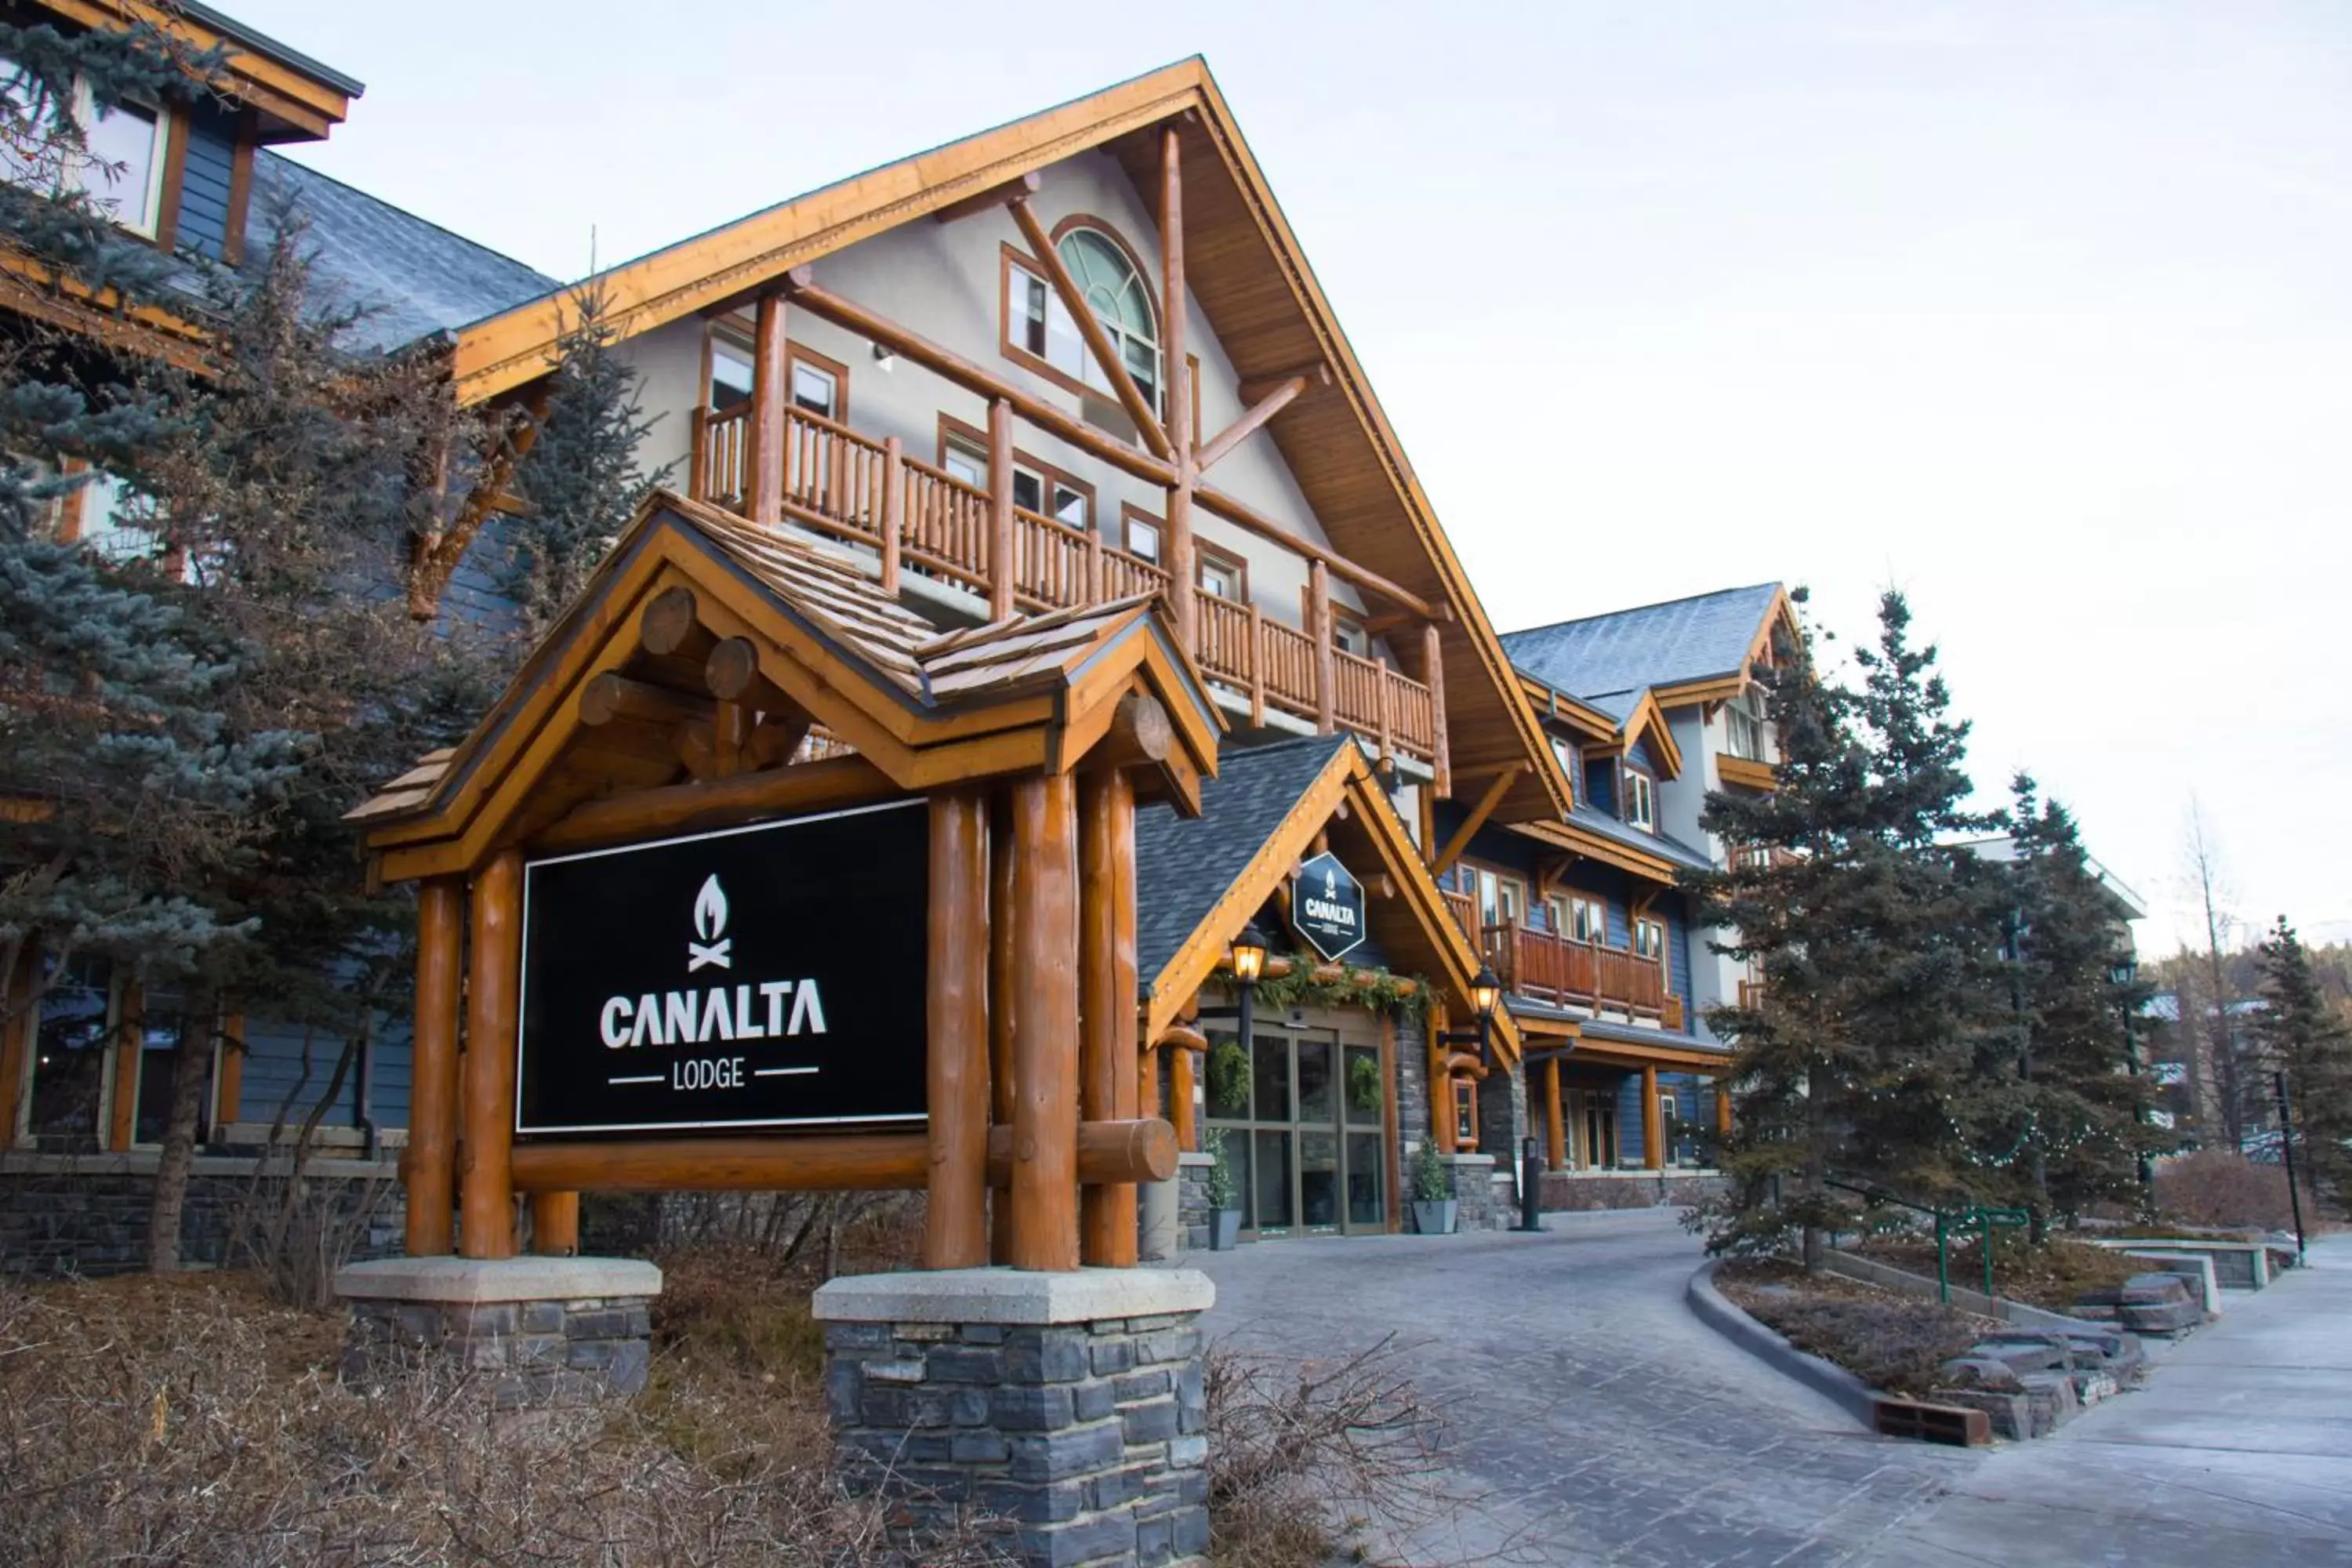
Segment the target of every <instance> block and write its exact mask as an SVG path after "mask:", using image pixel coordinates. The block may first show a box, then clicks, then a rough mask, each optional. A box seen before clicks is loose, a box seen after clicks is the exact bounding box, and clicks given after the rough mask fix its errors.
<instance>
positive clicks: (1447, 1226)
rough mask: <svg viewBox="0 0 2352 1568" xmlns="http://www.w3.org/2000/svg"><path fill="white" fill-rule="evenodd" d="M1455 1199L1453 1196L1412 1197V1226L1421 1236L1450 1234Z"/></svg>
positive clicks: (1454, 1211) (1452, 1228)
mask: <svg viewBox="0 0 2352 1568" xmlns="http://www.w3.org/2000/svg"><path fill="white" fill-rule="evenodd" d="M1457 1201H1458V1200H1456V1199H1454V1198H1437V1199H1434V1200H1432V1199H1429V1198H1415V1199H1413V1200H1412V1228H1413V1229H1415V1230H1417V1231H1419V1232H1421V1234H1422V1235H1423V1236H1452V1235H1453V1234H1454V1215H1455V1213H1456V1212H1457V1210H1456V1206H1455V1205H1456V1204H1457Z"/></svg>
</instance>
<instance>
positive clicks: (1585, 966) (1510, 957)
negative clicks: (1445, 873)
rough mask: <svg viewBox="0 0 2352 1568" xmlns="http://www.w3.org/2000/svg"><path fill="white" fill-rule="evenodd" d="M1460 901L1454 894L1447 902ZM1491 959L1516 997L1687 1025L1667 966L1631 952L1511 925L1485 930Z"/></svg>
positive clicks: (1668, 1024) (1677, 1026) (1508, 922)
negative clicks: (1669, 988) (1669, 986)
mask: <svg viewBox="0 0 2352 1568" xmlns="http://www.w3.org/2000/svg"><path fill="white" fill-rule="evenodd" d="M1460 897H1462V896H1461V895H1459V894H1449V895H1448V896H1447V902H1448V903H1449V904H1452V903H1453V902H1454V900H1455V899H1457V898H1460ZM1465 902H1466V900H1465ZM1454 907H1455V910H1456V913H1457V914H1460V913H1463V912H1465V911H1464V910H1463V909H1462V907H1461V906H1460V905H1455V906H1454ZM1486 961H1487V962H1488V963H1492V964H1493V965H1494V966H1495V973H1496V974H1497V975H1498V976H1500V977H1501V979H1502V982H1503V984H1504V986H1505V988H1506V989H1507V990H1508V991H1510V993H1511V994H1513V995H1517V996H1525V997H1528V998H1529V999H1530V1000H1533V1001H1537V1002H1549V1003H1551V1004H1552V1005H1555V1006H1564V1007H1590V1008H1593V1009H1595V1010H1598V1011H1607V1012H1619V1013H1624V1014H1627V1015H1628V1016H1633V1017H1635V1018H1655V1019H1658V1020H1659V1021H1660V1022H1661V1023H1664V1024H1665V1025H1666V1026H1669V1027H1672V1028H1680V1027H1681V1026H1682V998H1681V997H1679V996H1675V995H1672V994H1669V993H1668V991H1667V989H1666V973H1665V965H1664V963H1661V962H1660V961H1658V960H1657V959H1654V958H1643V956H1642V955H1641V954H1640V953H1637V952H1633V951H1632V950H1631V949H1628V948H1622V947H1603V946H1601V945H1598V944H1596V943H1593V942H1573V941H1570V939H1568V938H1566V937H1563V936H1559V935H1556V934H1555V933H1553V932H1551V931H1538V930H1536V929H1535V928H1534V927H1531V926H1528V925H1523V924H1521V923H1520V922H1519V921H1506V922H1504V923H1503V924H1500V925H1490V926H1487V927H1486Z"/></svg>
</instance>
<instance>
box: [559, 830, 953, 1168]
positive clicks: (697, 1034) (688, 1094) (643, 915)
mask: <svg viewBox="0 0 2352 1568" xmlns="http://www.w3.org/2000/svg"><path fill="white" fill-rule="evenodd" d="M929 858H930V839H929V824H928V817H927V813H926V811H925V809H924V803H923V802H921V801H919V800H918V801H901V802H897V803H894V804H892V805H882V806H867V807H864V808H862V809H859V810H855V811H839V812H828V813H825V814H824V815H822V816H804V817H798V818H794V819H793V820H791V821H786V822H768V823H761V824H760V825H758V826H752V827H740V828H734V829H730V830H728V831H725V832H719V833H706V834H699V835H697V836H695V837H687V838H671V839H665V840H662V841H659V842H656V843H652V844H638V845H631V846H630V847H626V848H623V849H601V850H595V851H592V852H590V853H587V854H583V855H565V856H558V857H555V858H551V859H546V860H534V861H531V862H530V863H528V864H527V865H525V866H524V868H523V905H522V908H523V917H522V918H523V924H522V1026H521V1032H520V1040H519V1042H518V1051H519V1065H518V1068H517V1081H516V1097H515V1131H516V1132H517V1133H519V1134H521V1135H523V1136H529V1135H530V1134H533V1133H562V1134H566V1135H571V1134H577V1133H606V1132H664V1133H671V1132H693V1131H719V1130H726V1131H741V1130H743V1129H747V1128H759V1127H819V1126H838V1125H841V1124H845V1123H867V1122H875V1123H879V1122H903V1121H921V1120H923V1115H924V1053H925V1046H926V1030H925V994H926V992H927V989H928V987H927V985H926V984H925V982H926V978H927V976H926V973H925V971H926V953H927V946H926V929H927V925H928V921H929V885H930V865H929Z"/></svg>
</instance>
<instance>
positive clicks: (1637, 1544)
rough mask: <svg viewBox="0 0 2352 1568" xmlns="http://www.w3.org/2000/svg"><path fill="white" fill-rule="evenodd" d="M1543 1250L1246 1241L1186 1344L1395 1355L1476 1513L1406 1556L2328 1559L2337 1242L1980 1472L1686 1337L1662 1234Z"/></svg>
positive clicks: (1675, 1230) (2333, 1525)
mask: <svg viewBox="0 0 2352 1568" xmlns="http://www.w3.org/2000/svg"><path fill="white" fill-rule="evenodd" d="M1548 1221H1549V1225H1550V1226H1551V1228H1550V1230H1549V1232H1548V1233H1547V1234H1545V1235H1542V1236H1532V1237H1530V1236H1510V1235H1487V1236H1463V1237H1377V1238H1364V1239H1351V1240H1338V1239H1331V1240H1308V1241H1287V1242H1274V1243H1267V1244H1265V1245H1262V1246H1257V1247H1244V1248H1243V1249H1242V1250H1240V1251H1238V1252H1233V1253H1223V1254H1215V1255H1210V1256H1206V1257H1204V1258H1198V1259H1195V1260H1194V1261H1198V1262H1200V1263H1202V1265H1203V1266H1204V1267H1205V1268H1207V1270H1208V1272H1209V1273H1210V1274H1211V1275H1213V1277H1214V1278H1215V1279H1216V1281H1217V1289H1218V1300H1217V1306H1216V1310H1214V1311H1213V1313H1211V1314H1210V1319H1209V1324H1208V1327H1209V1331H1210V1332H1211V1334H1212V1335H1213V1336H1217V1337H1224V1338H1228V1339H1230V1340H1231V1341H1232V1342H1234V1343H1235V1344H1237V1345H1241V1346H1244V1347H1254V1348H1262V1349H1267V1350H1276V1351H1280V1352H1284V1353H1286V1354H1291V1355H1301V1356H1329V1355H1334V1354H1339V1353H1343V1352H1349V1351H1352V1350H1358V1349H1361V1348H1362V1347H1364V1346H1366V1345H1368V1344H1370V1343H1371V1342H1374V1341H1376V1340H1378V1339H1380V1338H1381V1336H1382V1335H1383V1334H1386V1333H1389V1332H1391V1331H1394V1332H1396V1333H1397V1334H1398V1335H1399V1337H1400V1339H1401V1340H1402V1341H1404V1342H1408V1343H1409V1344H1410V1345H1412V1347H1413V1349H1412V1355H1411V1360H1410V1365H1411V1367H1412V1373H1413V1375H1414V1377H1415V1379H1416V1381H1417V1382H1418V1384H1420V1386H1421V1388H1422V1390H1423V1393H1424V1394H1427V1395H1429V1396H1431V1397H1432V1398H1433V1399H1434V1400H1436V1401H1438V1402H1439V1403H1440V1404H1441V1405H1444V1407H1445V1408H1447V1409H1448V1410H1449V1411H1450V1412H1451V1414H1452V1417H1453V1420H1454V1440H1453V1445H1452V1448H1451V1451H1450V1453H1449V1456H1448V1458H1449V1460H1450V1463H1451V1464H1452V1466H1453V1468H1454V1471H1455V1472H1456V1478H1455V1479H1457V1481H1458V1483H1459V1485H1460V1486H1461V1487H1462V1488H1463V1489H1465V1490H1471V1491H1475V1492H1477V1493H1478V1494H1480V1495H1481V1498H1482V1500H1481V1501H1480V1503H1479V1504H1478V1506H1477V1507H1475V1509H1473V1510H1468V1511H1467V1512H1465V1516H1464V1517H1463V1518H1462V1519H1461V1520H1460V1521H1456V1522H1455V1523H1454V1525H1453V1526H1452V1527H1450V1528H1449V1529H1447V1530H1444V1531H1440V1532H1437V1533H1436V1534H1435V1535H1433V1536H1431V1537H1428V1538H1424V1539H1423V1540H1421V1541H1419V1542H1415V1543H1413V1545H1412V1548H1411V1550H1410V1551H1409V1552H1407V1553H1405V1554H1404V1555H1403V1557H1402V1560H1403V1561H1408V1562H1411V1563H1417V1564H1432V1563H1461V1562H1472V1561H1479V1560H1482V1559H1487V1558H1489V1557H1490V1555H1491V1554H1495V1553H1497V1552H1499V1553H1501V1554H1502V1556H1501V1558H1500V1560H1502V1561H1507V1562H1512V1563H1537V1564H1561V1565H1573V1568H1585V1565H1589V1564H1610V1565H1612V1568H1613V1565H1618V1564H1634V1565H1655V1568H1716V1565H1728V1564H1739V1565H1743V1568H1745V1565H1750V1564H1753V1565H1757V1568H1763V1565H1766V1564H1775V1565H1778V1564H1824V1565H1827V1564H1853V1565H1857V1568H1858V1565H1862V1564H1869V1565H1871V1568H1958V1565H1960V1564H1970V1565H1979V1568H1980V1565H1982V1564H1987V1563H1993V1564H2000V1565H2002V1568H2010V1565H2039V1564H2053V1565H2057V1564H2076V1563H2117V1564H2128V1565H2129V1568H2171V1565H2173V1564H2181V1565H2184V1568H2258V1565H2263V1564H2270V1563H2293V1564H2296V1565H2297V1568H2317V1565H2319V1564H2323V1563H2347V1564H2352V1237H2346V1238H2344V1239H2342V1240H2336V1241H2330V1242H2328V1243H2326V1244H2324V1245H2322V1246H2320V1247H2315V1250H2314V1253H2313V1263H2314V1267H2313V1268H2310V1269H2308V1270H2303V1271H2297V1272H2294V1273H2292V1274H2290V1275H2288V1276H2287V1277H2286V1278H2285V1279H2283V1280H2281V1281H2280V1282H2279V1283H2278V1284H2276V1285H2274V1286H2273V1287H2272V1288H2271V1289H2269V1290H2266V1291H2263V1292H2261V1293H2260V1294H2258V1295H2242V1294H2238V1293H2235V1292H2233V1293H2232V1294H2231V1298H2230V1310H2229V1312H2228V1314H2227V1315H2226V1316H2225V1317H2223V1318H2222V1319H2221V1321H2220V1322H2219V1323H2218V1324H2216V1325H2215V1326H2213V1327H2212V1328H2210V1329H2207V1330H2205V1331H2202V1332H2200V1333H2199V1334H2196V1335H2193V1336H2191V1337H2190V1338H2189V1340H2188V1341H2186V1342H2183V1343H2182V1344H2180V1345H2179V1346H2178V1347H2176V1348H2173V1349H2171V1350H2169V1351H2168V1352H2164V1353H2163V1355H2162V1358H2161V1362H2162V1364H2160V1365H2159V1367H2158V1370H2157V1373H2156V1374H2155V1376H2154V1378H2153V1379H2152V1380H2151V1382H2150V1384H2149V1386H2148V1387H2147V1388H2146V1389H2143V1390H2141V1391H2139V1392H2137V1393H2135V1394H2127V1395H2125V1396H2123V1397H2120V1398H2117V1399H2116V1400H2114V1401H2112V1402H2110V1403H2107V1404H2104V1405H2100V1406H2099V1407H2097V1408H2096V1409H2094V1410H2092V1411H2090V1412H2088V1413H2086V1414H2085V1415H2083V1416H2082V1417H2080V1418H2079V1419H2077V1420H2076V1421H2075V1422H2074V1423H2073V1424H2072V1425H2071V1426H2067V1427H2066V1428H2065V1430H2064V1431H2063V1432H2062V1433H2061V1434H2060V1435H2059V1436H2057V1437H2055V1438H2052V1439H2049V1440H2046V1441H2043V1442H2040V1443H2031V1444H2019V1445H2014V1446H2009V1447H2001V1448H1999V1449H1996V1450H1993V1451H1990V1452H1985V1451H1978V1452H1973V1453H1971V1452H1966V1451H1962V1450H1958V1449H1951V1448H1938V1447H1929V1446H1927V1445H1924V1444H1916V1443H1901V1442H1895V1441H1893V1440H1890V1439H1885V1438H1878V1437H1874V1436H1869V1435H1867V1434H1865V1433H1863V1432H1861V1431H1859V1430H1858V1429H1857V1428H1856V1427H1855V1426H1854V1423H1853V1420H1852V1419H1851V1418H1850V1417H1848V1416H1846V1415H1844V1414H1843V1412H1841V1411H1839V1410H1838V1409H1837V1407H1836V1406H1834V1405H1832V1404H1830V1403H1829V1401H1827V1400H1826V1399H1823V1398H1822V1397H1821V1396H1820V1395H1818V1394H1813V1393H1811V1391H1810V1390H1808V1389H1805V1388H1803V1387H1801V1386H1799V1385H1798V1384H1794V1383H1792V1382H1790V1380H1788V1379H1787V1378H1784V1377H1782V1376H1780V1374H1779V1373H1774V1372H1772V1371H1771V1370H1770V1369H1769V1368H1768V1367H1766V1366H1765V1365H1764V1364H1763V1363H1761V1362H1759V1361H1758V1360H1756V1359H1755V1358H1754V1357H1752V1356H1750V1355H1748V1353H1747V1352H1744V1351H1741V1350H1739V1349H1737V1348H1736V1347H1734V1346H1733V1345H1731V1344H1730V1343H1729V1342H1727V1341H1726V1340H1724V1339H1723V1338H1722V1337H1721V1336H1720V1335H1718V1334H1717V1333H1716V1332H1715V1331H1712V1330H1710V1329H1708V1328H1706V1326H1705V1325H1704V1324H1702V1323H1700V1322H1699V1321H1697V1320H1696V1318H1694V1317H1693V1316H1692V1315H1691V1314H1690V1311H1689V1310H1688V1308H1687V1307H1686V1306H1685V1303H1684V1300H1683V1287H1684V1284H1685V1281H1686V1280H1687V1279H1689V1277H1690V1273H1691V1270H1692V1269H1693V1268H1696V1267H1697V1265H1698V1263H1699V1261H1700V1253H1699V1247H1698V1244H1697V1243H1696V1241H1695V1240H1694V1239H1692V1238H1691V1237H1689V1236H1688V1235H1687V1234H1685V1232H1684V1231H1682V1230H1681V1228H1680V1227H1679V1226H1677V1225H1676V1224H1675V1216H1674V1214H1673V1213H1672V1212H1670V1211H1660V1210H1636V1211H1631V1212H1625V1213H1616V1214H1594V1215H1549V1216H1548Z"/></svg>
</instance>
